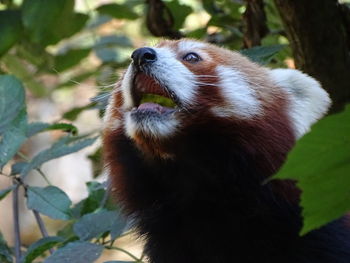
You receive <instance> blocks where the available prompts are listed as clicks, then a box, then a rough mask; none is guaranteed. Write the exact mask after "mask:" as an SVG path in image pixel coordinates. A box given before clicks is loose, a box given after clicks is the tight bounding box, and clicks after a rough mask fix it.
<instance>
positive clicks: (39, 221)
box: [32, 209, 54, 254]
mask: <svg viewBox="0 0 350 263" xmlns="http://www.w3.org/2000/svg"><path fill="white" fill-rule="evenodd" d="M32 211H33V214H34V217H35V220H36V222H37V224H38V226H39V229H40V232H41V234H42V236H43V237H48V236H49V234H48V233H47V230H46V228H45V224H44V222H43V219H42V218H41V216H40V214H39V213H38V211H36V210H34V209H33V210H32ZM49 251H50V254H52V253H53V252H54V251H53V249H52V248H50V249H49Z"/></svg>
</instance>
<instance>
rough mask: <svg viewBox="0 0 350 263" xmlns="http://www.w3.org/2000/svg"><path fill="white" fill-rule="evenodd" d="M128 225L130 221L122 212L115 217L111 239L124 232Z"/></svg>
mask: <svg viewBox="0 0 350 263" xmlns="http://www.w3.org/2000/svg"><path fill="white" fill-rule="evenodd" d="M127 227H128V222H127V220H126V218H125V217H123V216H122V215H121V214H118V216H117V218H115V219H114V222H113V224H112V227H111V239H112V240H115V239H117V238H118V237H120V235H121V234H123V233H124V232H125V231H126V230H127Z"/></svg>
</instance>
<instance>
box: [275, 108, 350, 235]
mask: <svg viewBox="0 0 350 263" xmlns="http://www.w3.org/2000/svg"><path fill="white" fill-rule="evenodd" d="M349 175H350V106H348V107H347V108H346V110H345V111H344V112H342V113H339V114H335V115H332V116H328V117H326V118H324V119H323V120H321V121H319V122H318V123H317V124H316V125H314V126H313V127H312V131H311V132H310V133H308V134H306V135H305V136H304V137H302V138H301V139H300V140H299V141H298V142H297V144H296V146H295V148H294V149H293V150H292V151H291V152H290V154H289V155H288V159H287V162H286V163H285V164H284V166H283V167H282V168H281V170H280V171H279V172H278V174H277V175H276V176H274V178H279V179H294V180H298V183H297V185H298V187H299V188H300V189H302V194H301V206H302V207H303V212H302V215H303V217H304V226H303V229H302V230H301V234H305V233H307V232H309V231H311V230H313V229H316V228H319V227H321V226H322V225H324V224H326V223H328V222H330V221H332V220H335V219H337V218H339V217H340V216H342V215H344V214H345V213H346V212H347V211H349V210H350V190H349V189H350V176H349Z"/></svg>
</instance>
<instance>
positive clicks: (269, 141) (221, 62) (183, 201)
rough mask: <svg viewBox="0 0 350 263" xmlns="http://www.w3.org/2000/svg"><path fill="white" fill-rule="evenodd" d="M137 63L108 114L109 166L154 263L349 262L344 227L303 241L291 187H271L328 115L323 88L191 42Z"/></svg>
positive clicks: (137, 55) (150, 51)
mask: <svg viewBox="0 0 350 263" xmlns="http://www.w3.org/2000/svg"><path fill="white" fill-rule="evenodd" d="M131 58H132V62H131V64H130V66H129V67H128V68H127V70H126V71H125V73H124V75H123V76H122V77H121V79H120V80H119V81H118V83H117V84H116V87H115V89H114V91H113V93H112V96H111V98H110V101H109V105H108V107H107V110H106V115H105V121H104V132H103V133H104V135H103V145H104V157H105V163H106V170H107V172H108V173H109V178H110V182H111V192H112V194H113V195H115V196H116V198H117V200H118V201H119V203H120V204H121V205H122V207H123V211H124V212H125V214H127V215H128V216H129V217H130V218H132V219H133V222H134V223H135V227H136V228H137V230H138V231H139V234H140V235H141V236H143V237H144V238H145V243H146V245H145V252H146V254H147V255H148V257H149V262H151V263H187V262H188V263H209V262H210V263H219V262H220V263H221V262H222V263H228V262H239V263H253V262H254V263H257V262H266V263H277V262H278V263H341V262H344V263H345V262H350V242H349V241H350V232H349V230H348V229H347V228H346V226H345V223H344V222H343V221H344V220H343V219H340V220H337V221H335V222H332V223H330V224H328V225H327V226H325V227H323V228H321V229H319V230H315V231H312V232H311V233H309V234H307V235H305V236H303V237H300V236H299V234H298V233H299V231H300V228H301V225H302V219H301V216H300V208H299V206H298V200H299V191H298V190H297V189H296V187H295V185H294V184H293V182H289V181H270V182H269V183H265V184H264V183H263V182H264V181H265V179H266V178H268V177H269V176H271V175H273V174H274V173H275V172H276V171H277V170H278V169H279V168H280V167H281V165H282V164H283V162H284V161H285V159H286V155H287V153H288V152H289V151H290V149H291V148H292V147H293V145H294V143H295V141H296V139H298V138H299V137H301V136H302V135H303V134H304V133H306V132H307V131H308V130H309V128H310V126H311V124H313V123H314V122H315V121H317V120H318V119H319V118H321V117H322V116H323V115H324V114H325V113H326V112H327V109H328V107H329V105H330V99H329V96H328V94H327V93H326V92H325V91H324V90H323V89H322V88H321V87H320V85H319V83H318V82H317V81H316V80H314V79H313V78H311V77H309V76H307V75H306V74H303V73H301V72H300V71H297V70H293V69H273V70H271V69H268V68H265V67H262V66H259V65H257V64H255V63H253V62H251V61H250V60H248V59H247V58H245V57H243V56H242V55H240V54H239V53H237V52H232V51H229V50H227V49H224V48H220V47H217V46H214V45H211V44H207V43H202V42H199V41H195V40H189V39H182V40H177V41H168V40H165V41H162V42H160V43H159V44H158V45H157V46H155V47H152V48H150V47H143V48H139V49H137V50H135V51H134V52H133V54H132V56H131Z"/></svg>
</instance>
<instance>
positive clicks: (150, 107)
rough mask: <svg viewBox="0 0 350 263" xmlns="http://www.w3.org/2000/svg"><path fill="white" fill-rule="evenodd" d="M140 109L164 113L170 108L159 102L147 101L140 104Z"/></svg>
mask: <svg viewBox="0 0 350 263" xmlns="http://www.w3.org/2000/svg"><path fill="white" fill-rule="evenodd" d="M137 109H138V110H150V111H158V112H160V113H164V112H166V111H167V110H169V109H168V108H166V107H163V106H161V105H159V104H156V103H152V102H145V103H142V104H141V105H140V106H138V108H137Z"/></svg>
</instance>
